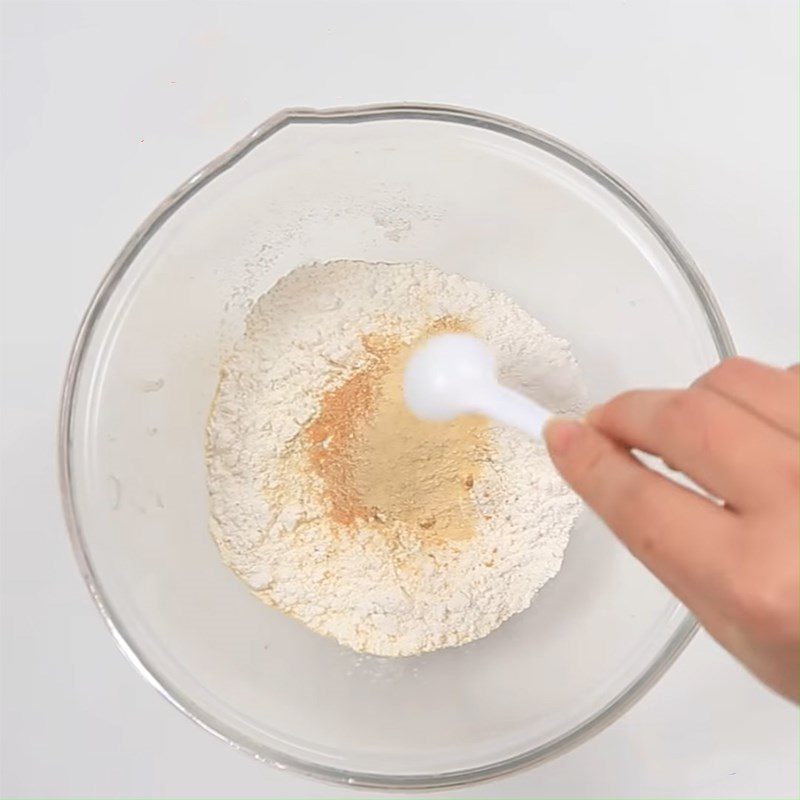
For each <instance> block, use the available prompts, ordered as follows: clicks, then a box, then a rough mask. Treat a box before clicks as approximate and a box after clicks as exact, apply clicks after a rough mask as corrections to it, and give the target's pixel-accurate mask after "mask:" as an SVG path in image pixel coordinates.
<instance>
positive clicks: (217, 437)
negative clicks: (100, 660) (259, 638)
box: [207, 261, 584, 656]
mask: <svg viewBox="0 0 800 800" xmlns="http://www.w3.org/2000/svg"><path fill="white" fill-rule="evenodd" d="M451 318H457V319H458V320H462V321H465V322H466V323H468V324H469V327H470V330H472V331H474V332H475V333H476V335H478V336H480V337H482V338H483V339H485V340H486V341H487V342H489V343H490V345H491V346H492V348H493V349H494V351H495V352H496V354H497V359H498V366H499V371H500V375H501V378H502V380H503V381H504V382H506V383H508V384H509V385H511V386H514V387H516V388H518V389H520V390H522V391H524V392H526V393H528V394H530V395H531V396H532V397H534V398H535V399H537V400H538V401H539V402H541V403H542V404H543V405H545V406H547V407H549V408H551V409H553V410H554V411H562V412H576V411H580V410H581V409H582V407H583V402H584V395H583V390H582V386H581V383H580V380H579V375H578V370H577V365H576V363H575V361H574V359H573V358H572V355H571V354H570V351H569V347H568V344H567V342H565V341H563V340H561V339H558V338H556V337H554V336H552V335H551V334H549V333H548V332H547V331H546V330H545V329H544V328H543V327H542V326H541V324H540V323H538V322H537V321H536V320H534V319H532V318H531V317H530V316H528V314H527V313H526V312H524V311H523V310H522V309H521V308H519V307H518V306H517V305H516V304H514V303H513V302H512V301H511V300H510V299H509V298H507V297H506V296H504V295H502V294H499V293H497V292H493V291H491V290H490V289H488V288H487V287H485V286H483V285H481V284H478V283H475V282H473V281H469V280H467V279H465V278H463V277H460V276H457V275H448V274H445V273H442V272H440V271H439V270H436V269H434V268H432V267H429V266H424V265H414V264H369V263H364V262H348V261H339V262H330V263H326V264H316V265H310V266H305V267H301V268H299V269H297V270H295V271H294V272H292V273H291V274H289V275H288V276H286V277H285V278H283V279H282V280H281V281H279V282H278V283H277V284H276V285H275V286H274V287H273V288H272V289H271V290H270V291H269V292H267V293H266V294H265V295H263V296H262V297H261V298H260V299H259V300H258V302H257V303H256V304H255V306H254V307H253V309H252V311H251V312H250V315H249V317H248V320H247V329H246V333H245V335H244V337H243V338H242V340H241V341H240V342H239V344H238V346H237V347H236V349H235V351H234V353H233V354H232V356H231V357H230V358H229V359H228V361H227V362H226V364H225V365H224V367H223V369H222V371H221V378H220V384H219V389H218V392H217V396H216V399H215V403H214V406H213V408H212V411H211V415H210V418H209V423H208V432H207V465H208V488H209V494H210V507H211V531H212V533H213V535H214V538H215V539H216V541H217V544H218V546H219V548H220V552H221V554H222V557H223V559H224V561H225V563H226V564H228V565H229V566H230V567H231V568H232V569H233V570H234V571H235V572H236V573H237V574H238V575H239V576H240V577H241V578H242V579H243V580H244V581H245V582H246V583H247V584H248V585H249V586H250V587H251V589H252V590H253V591H254V592H255V593H256V594H257V595H258V596H259V597H260V598H261V599H262V600H264V601H265V602H267V603H269V604H270V605H273V606H275V607H276V608H278V609H281V610H282V611H284V612H286V613H287V614H290V615H291V616H292V617H294V618H296V619H298V620H300V621H302V622H304V623H305V624H306V625H308V626H309V627H310V628H311V629H313V630H315V631H317V632H319V633H322V634H326V635H329V636H333V637H334V638H336V639H337V640H338V641H339V642H341V643H342V644H345V645H348V646H349V647H352V648H353V649H355V650H357V651H361V652H367V653H373V654H377V655H383V656H404V655H411V654H415V653H421V652H424V651H429V650H435V649H437V648H440V647H446V646H450V645H457V644H462V643H465V642H468V641H472V640H474V639H477V638H480V637H481V636H485V635H486V634H488V633H489V632H490V631H492V630H493V629H494V628H496V627H497V626H498V625H500V624H501V623H502V622H503V621H504V620H506V619H507V618H508V617H510V616H511V615H512V614H515V613H517V612H519V611H522V610H524V609H525V608H527V607H528V606H529V605H530V602H531V600H532V599H533V597H534V595H535V594H536V592H537V591H538V590H539V589H540V588H541V587H542V586H543V585H544V584H545V583H546V582H547V581H548V580H549V579H550V578H552V577H553V576H554V575H555V574H556V572H558V570H559V568H560V566H561V561H562V557H563V553H564V549H565V547H566V545H567V540H568V536H569V530H570V528H571V526H572V524H573V522H574V521H575V518H576V516H577V514H578V511H579V507H580V504H579V501H578V499H577V498H576V497H575V495H574V494H573V493H572V492H571V491H570V490H569V489H568V488H567V486H566V485H565V484H564V482H563V481H562V480H561V479H560V478H559V476H558V475H557V473H556V472H555V470H554V468H553V467H552V465H551V463H550V460H549V458H548V456H547V454H546V452H545V449H544V447H543V446H542V445H541V444H537V443H532V442H531V441H529V440H527V439H526V438H524V437H523V436H522V435H521V434H519V433H517V432H515V431H512V430H508V429H504V428H500V427H495V426H489V427H488V428H485V426H484V428H485V430H483V431H478V432H477V433H475V434H474V440H475V441H476V442H479V446H478V445H476V446H475V447H473V448H472V449H471V450H466V451H465V452H466V456H465V458H467V457H468V458H472V459H473V461H474V464H473V467H474V470H473V471H474V478H473V475H472V474H470V475H469V476H468V482H467V483H466V484H465V486H466V487H467V488H463V487H461V486H460V484H459V487H457V488H458V490H459V491H460V492H462V494H463V495H464V498H465V499H464V500H463V502H461V501H459V506H458V509H457V513H458V514H463V518H464V519H467V518H468V519H469V520H470V521H471V522H470V524H473V525H474V535H470V536H468V537H467V538H463V539H462V538H452V539H451V538H439V539H437V538H436V536H433V535H429V534H430V533H431V532H430V531H428V530H427V529H428V528H430V526H431V524H432V523H429V522H419V524H418V525H417V524H416V523H414V522H411V523H409V521H408V519H406V518H405V517H403V516H402V514H400V515H399V516H397V515H395V512H394V510H393V508H394V507H392V509H389V510H387V509H382V508H379V507H378V505H379V504H376V505H374V508H373V510H374V511H375V514H374V516H372V517H371V518H364V517H363V516H362V517H359V518H357V519H354V520H353V521H352V522H351V524H349V525H345V524H343V523H341V521H337V520H336V519H335V515H334V514H332V512H331V502H332V501H331V500H330V497H329V496H327V495H326V490H325V481H324V480H323V477H321V474H318V473H316V472H315V470H314V469H313V468H312V459H313V453H314V452H315V451H314V449H313V447H311V445H308V444H307V443H308V442H309V441H310V440H309V431H310V430H312V428H313V425H314V424H315V420H318V419H319V418H320V417H321V415H322V411H321V407H322V404H323V398H324V397H325V396H329V395H326V393H332V392H334V390H337V391H338V389H337V387H342V386H343V385H345V384H346V383H347V381H348V380H349V379H352V378H353V376H357V375H359V374H366V373H365V372H363V371H364V370H366V368H367V365H369V364H370V363H372V362H371V361H370V359H372V361H374V358H373V357H372V356H371V354H370V352H368V348H367V347H366V345H365V338H364V336H365V335H375V336H383V335H387V334H391V336H393V337H395V338H396V339H397V341H398V342H402V343H409V342H413V341H414V340H415V339H417V338H418V337H419V336H420V334H422V333H423V332H424V331H425V330H426V328H428V327H429V326H430V325H431V324H433V323H436V321H437V320H442V319H451ZM359 370H362V372H359ZM345 410H346V409H345ZM481 425H484V423H481ZM348 430H349V429H348ZM398 435H399V434H398ZM470 435H472V434H470ZM330 438H332V437H328V439H326V440H325V441H324V442H322V443H321V444H319V445H315V446H316V447H317V448H318V450H317V453H318V455H319V453H321V454H322V456H325V455H326V451H325V448H327V447H329V441H328V440H329V439H330ZM353 446H356V445H353ZM415 446H416V445H415ZM420 446H422V447H424V446H427V444H426V443H425V442H422V443H421V444H420ZM310 448H311V449H310ZM319 448H322V449H321V450H319ZM413 452H414V453H417V450H414V451H413ZM435 455H436V457H437V458H438V457H441V453H437V454H435ZM424 457H425V458H426V459H427V458H428V455H427V454H426V455H425V456H424ZM388 467H391V465H388ZM388 467H386V466H385V465H383V464H382V463H381V462H380V461H378V462H377V469H376V470H375V481H376V483H380V482H381V481H384V480H387V478H386V476H385V475H383V474H382V472H384V471H386V470H387V469H388ZM387 474H389V473H388V472H387ZM395 477H396V479H397V481H400V482H401V483H402V486H401V487H400V488H397V487H395V486H394V484H392V485H391V486H389V487H381V486H376V487H375V489H376V491H377V492H378V496H382V495H381V494H380V492H381V491H384V490H388V491H390V492H393V491H394V490H395V489H397V491H399V492H406V493H408V492H411V493H412V494H411V495H410V496H412V497H413V496H414V495H413V492H415V491H416V493H417V495H416V496H418V497H419V505H420V507H422V506H424V504H425V498H426V496H427V495H426V490H425V489H424V488H423V487H422V486H419V487H415V486H414V483H413V482H414V480H415V479H416V476H415V475H413V474H412V475H405V476H402V480H401V476H395ZM435 477H436V479H437V480H439V477H438V473H437V475H436V476H435ZM442 480H444V478H442ZM370 488H371V487H370ZM445 488H446V487H445ZM459 496H460V495H459Z"/></svg>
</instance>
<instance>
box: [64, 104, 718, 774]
mask: <svg viewBox="0 0 800 800" xmlns="http://www.w3.org/2000/svg"><path fill="white" fill-rule="evenodd" d="M334 258H352V259H365V260H369V261H380V262H398V261H427V262H430V263H432V264H434V265H437V266H439V267H440V268H442V269H444V270H446V271H451V272H458V273H461V274H463V275H466V276H467V277H469V278H474V279H477V280H479V281H482V282H484V283H486V284H488V285H490V286H492V287H495V288H497V289H501V290H502V291H504V292H506V293H508V294H509V295H511V297H513V298H514V299H515V300H516V301H517V302H518V303H520V304H521V305H522V306H523V307H525V308H526V309H527V310H528V311H529V312H530V313H531V314H532V315H533V316H535V317H537V318H538V319H539V320H541V321H542V322H543V323H544V324H545V325H546V326H547V327H548V328H549V329H550V330H551V331H553V332H554V333H556V334H557V335H559V336H563V337H565V338H566V339H568V340H569V341H570V342H571V343H572V345H573V350H574V353H575V355H576V356H577V358H578V361H579V362H580V365H581V367H582V370H583V374H584V376H585V379H586V382H587V384H588V388H589V393H590V399H592V400H602V399H603V398H607V397H608V396H609V395H611V394H612V393H615V392H618V391H620V390H622V389H626V388H628V387H631V386H635V385H676V386H679V385H682V384H686V383H687V382H688V381H690V380H691V379H693V378H694V377H695V376H696V375H697V374H698V373H700V372H701V371H703V370H705V369H708V368H709V367H710V366H712V365H713V364H714V363H716V362H717V361H718V360H719V359H720V358H721V357H723V356H727V355H730V354H731V353H732V352H733V348H732V345H731V340H730V336H729V334H728V332H727V329H726V327H725V323H724V321H723V319H722V317H721V315H720V313H719V311H718V309H717V306H716V304H715V302H714V300H713V298H712V297H711V294H710V293H709V290H708V287H707V286H706V284H705V283H704V281H703V279H702V277H701V276H700V274H699V273H698V271H697V269H696V267H695V266H694V265H693V264H692V262H691V259H690V258H689V256H688V255H687V254H686V252H685V251H684V250H683V248H682V247H681V246H680V245H679V244H678V242H677V241H676V240H675V238H674V236H673V235H672V234H671V233H670V232H669V231H668V230H667V228H666V227H665V226H664V224H663V223H662V222H661V221H660V220H659V219H658V217H657V216H656V215H655V214H654V213H653V212H652V211H651V210H650V209H648V208H647V206H646V205H645V204H644V203H643V202H642V201H641V200H639V199H638V198H637V197H636V196H635V195H634V194H633V193H632V192H631V191H630V190H629V189H627V188H626V187H625V186H624V185H623V184H622V183H620V181H618V180H617V179H616V178H614V177H613V176H611V175H609V174H608V173H607V172H606V171H605V170H604V169H602V168H601V167H600V166H598V165H597V164H595V163H594V162H592V161H591V160H589V159H588V158H586V157H585V156H583V155H581V154H580V153H577V152H576V151H574V150H573V149H572V148H570V147H568V146H566V145H564V144H562V143H560V142H558V141H556V140H555V139H553V138H551V137H550V136H547V135H545V134H542V133H539V132H537V131H535V130H532V129H530V128H527V127H525V126H524V125H520V124H518V123H515V122H511V121H508V120H504V119H499V118H497V117H494V116H490V115H488V114H482V113H477V112H472V111H466V110H462V109H457V108H447V107H438V106H413V105H402V106H376V107H365V108H355V109H342V110H332V111H312V110H305V109H300V110H291V111H285V112H282V113H280V114H278V115H276V116H274V117H272V118H271V119H269V120H268V121H267V122H266V123H264V124H263V125H262V126H261V127H260V128H258V129H257V130H255V131H254V132H253V133H252V134H250V135H249V136H248V137H247V138H245V139H244V140H242V141H241V142H239V143H238V144H237V145H235V146H234V147H233V148H232V149H231V150H229V151H228V152H227V153H224V154H223V155H222V156H220V157H219V158H218V159H216V160H215V161H213V162H212V163H211V164H210V165H209V166H208V167H206V168H205V169H203V170H202V171H201V172H199V173H198V174H197V175H195V176H194V177H193V178H191V180H189V181H188V182H187V183H186V184H184V185H183V186H182V187H181V188H180V189H178V190H177V191H176V192H175V193H174V194H173V195H171V196H170V197H169V198H167V199H166V200H165V201H164V202H163V203H162V204H161V206H159V208H157V209H156V210H155V212H154V213H153V214H152V215H151V216H150V217H149V218H148V219H147V220H146V221H145V223H144V224H143V225H142V226H141V227H140V228H139V230H137V231H136V233H135V234H134V235H133V237H132V238H131V240H130V241H129V242H128V244H127V245H126V246H125V248H124V250H123V251H122V253H121V254H120V256H119V257H118V258H117V260H116V261H115V262H114V264H113V265H112V267H111V269H110V271H109V272H108V274H107V275H106V277H105V278H104V280H103V282H102V284H101V285H100V288H99V289H98V291H97V293H96V295H95V297H94V299H93V300H92V303H91V305H90V307H89V310H88V311H87V313H86V317H85V319H84V321H83V324H82V326H81V328H80V331H79V333H78V337H77V341H76V343H75V348H74V351H73V353H72V358H71V360H70V363H69V368H68V373H67V378H66V385H65V388H64V395H63V404H62V409H61V430H60V465H61V481H62V490H63V497H64V506H65V511H66V517H67V521H68V523H69V529H70V534H71V537H72V541H73V545H74V548H75V552H76V555H77V558H78V562H79V564H80V568H81V570H82V572H83V575H84V577H85V579H86V582H87V584H88V586H89V590H90V591H91V593H92V596H93V597H94V599H95V602H96V603H97V605H98V607H99V609H100V611H101V613H102V615H103V617H104V619H105V621H106V623H107V624H108V626H109V628H110V629H111V632H112V634H113V635H114V638H115V639H116V641H117V643H118V644H119V645H120V647H121V648H122V650H123V651H124V653H125V655H126V656H127V657H128V658H129V659H130V661H131V662H133V664H134V665H135V667H136V668H137V669H138V670H139V672H140V673H141V674H142V675H143V676H144V677H145V678H146V679H147V680H148V681H149V682H150V683H151V684H153V685H154V686H155V687H156V688H157V689H158V690H159V691H160V692H161V693H162V694H163V695H164V697H166V698H167V699H169V700H170V701H171V702H172V703H173V704H174V705H175V706H177V707H178V708H180V709H181V710H182V711H184V712H185V713H186V714H187V715H189V716H190V717H191V718H192V719H194V720H195V721H196V722H197V723H198V724H200V725H202V726H203V727H204V728H206V729H207V730H209V731H211V732H213V733H215V734H217V735H218V736H219V737H220V738H222V739H224V740H226V741H227V742H229V743H231V744H233V745H234V746H236V747H238V748H240V749H242V750H244V751H246V752H249V753H251V754H252V755H254V756H255V757H256V758H258V759H260V760H263V761H266V762H268V763H271V764H274V765H277V766H283V767H290V768H293V769H296V770H298V771H300V772H302V773H305V774H308V775H313V776H316V777H319V778H324V779H328V780H333V781H337V782H346V783H350V784H358V785H364V786H374V787H395V788H398V787H399V788H403V787H405V788H409V787H442V786H453V785H460V784H465V783H469V782H472V781H477V780H481V779H485V778H488V777H492V776H496V775H500V774H503V773H507V772H509V771H511V770H514V769H517V768H519V767H523V766H529V765H531V764H535V763H537V762H540V761H542V760H544V759H546V758H549V757H552V756H553V755H556V754H557V753H561V752H563V751H564V750H566V749H568V748H570V747H572V746H574V745H575V744H576V743H578V742H580V741H582V740H584V739H586V738H587V737H588V736H590V735H592V734H593V733H596V732H597V731H598V730H600V729H601V728H603V726H605V725H607V724H608V723H609V722H610V721H612V720H613V719H614V718H616V717H617V716H619V714H621V713H622V712H623V711H624V710H625V709H626V708H628V707H629V706H630V705H631V704H632V703H633V702H634V701H635V700H636V699H637V698H638V697H640V696H641V695H642V693H643V692H644V691H645V690H646V689H647V688H648V687H649V686H651V685H652V684H653V682H654V681H655V680H656V679H657V678H658V677H659V676H660V675H661V674H662V673H663V672H664V670H665V669H666V668H667V666H668V665H669V664H670V662H671V661H672V660H673V659H674V658H675V656H676V655H677V654H678V653H679V652H680V650H681V648H682V647H683V646H684V645H685V644H686V642H687V641H688V639H689V638H690V637H691V635H692V633H693V631H694V630H695V622H694V620H693V618H692V617H691V616H690V615H689V614H688V613H687V611H686V610H685V609H684V608H683V607H682V606H681V605H680V604H679V603H678V602H677V601H676V600H675V598H674V597H672V596H671V595H670V593H669V592H668V591H667V590H666V589H664V588H663V587H662V586H661V584H660V583H659V582H658V581H656V580H655V579H654V578H653V577H652V576H651V575H650V574H649V573H648V572H647V571H646V570H645V569H644V568H643V567H642V566H640V565H639V564H638V563H637V562H636V561H635V560H634V559H633V558H632V557H631V556H630V555H629V554H628V553H627V551H626V550H625V549H624V548H623V547H622V546H620V545H619V543H618V542H617V541H616V540H615V539H614V537H613V536H612V535H611V534H610V533H609V532H608V531H607V530H606V529H605V528H604V526H603V525H602V524H601V523H600V522H599V521H598V520H597V519H596V518H595V517H594V516H592V515H591V514H590V513H588V512H586V513H584V514H583V515H582V517H581V518H580V519H579V521H578V523H577V525H576V527H575V529H574V531H573V535H572V539H571V542H570V544H569V547H568V549H567V553H566V558H565V561H564V566H563V569H562V570H561V572H560V573H559V575H558V576H557V577H556V578H555V579H554V580H552V581H551V582H550V583H548V584H547V585H546V586H545V587H544V589H543V590H542V591H541V593H540V595H539V596H538V597H537V598H536V600H535V601H534V603H533V605H532V607H531V608H530V609H529V610H528V611H526V612H524V613H522V614H519V615H517V616H516V617H514V618H512V619H511V620H509V621H508V622H506V623H505V624H504V625H502V626H501V627H500V628H499V629H498V630H497V631H495V632H494V633H492V634H491V635H490V636H487V637H486V638H484V639H481V640H480V641H477V642H474V643H472V644H468V645H465V646H462V647H458V648H453V649H446V650H440V651H438V652H434V653H430V654H426V655H422V656H418V657H414V658H403V659H396V660H392V659H383V658H374V657H366V656H363V655H358V654H356V653H354V652H351V651H350V650H347V649H345V648H343V647H341V646H339V645H338V644H337V643H336V642H334V641H332V640H330V639H326V638H323V637H321V636H318V635H316V634H314V633H311V632H310V631H308V630H307V629H305V628H304V627H303V626H302V625H300V624H299V623H296V622H294V621H293V620H291V619H288V618H287V617H285V616H284V615H282V614H281V613H279V612H278V611H275V610H272V609H270V608H268V607H267V606H265V605H264V604H263V603H262V602H260V601H259V600H258V599H256V598H255V597H253V596H252V595H251V594H250V593H249V592H248V590H247V589H246V587H245V586H244V585H243V584H242V583H241V582H240V581H239V580H238V579H237V578H236V577H235V576H234V575H233V573H232V572H231V571H230V570H229V569H227V568H226V567H225V566H223V564H222V562H221V560H220V558H219V555H218V553H217V550H216V547H215V545H214V543H213V542H212V539H211V536H210V534H209V532H208V524H207V514H208V511H207V504H206V489H205V468H204V461H203V445H204V427H205V422H206V416H207V414H208V411H209V406H210V403H211V400H212V397H213V394H214V390H215V386H216V383H217V377H218V372H219V367H220V363H221V360H222V359H223V358H224V355H225V353H226V352H227V351H228V349H229V348H230V346H231V343H232V342H233V341H234V340H235V338H236V336H237V335H238V334H239V333H240V331H241V330H242V322H243V319H244V315H245V313H246V311H247V308H248V304H249V303H250V302H251V301H252V300H253V298H255V297H257V296H258V295H259V294H260V293H262V292H264V291H265V290H267V289H269V288H270V286H272V284H274V282H275V281H276V280H277V279H278V278H280V277H281V276H282V275H285V274H286V273H287V272H288V271H289V270H291V269H292V268H294V267H296V266H298V265H300V264H304V263H307V262H310V261H314V260H328V259H334ZM386 268H387V269H391V266H390V265H387V266H386Z"/></svg>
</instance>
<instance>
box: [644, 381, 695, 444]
mask: <svg viewBox="0 0 800 800" xmlns="http://www.w3.org/2000/svg"><path fill="white" fill-rule="evenodd" d="M704 412H705V403H704V402H703V398H702V397H701V396H700V394H699V393H698V392H696V391H693V390H691V389H690V390H687V391H682V392H676V393H675V394H674V395H672V396H671V397H670V398H668V399H667V400H665V401H664V403H663V404H662V406H661V407H660V408H659V409H658V411H657V412H656V414H655V419H654V422H655V425H656V427H657V428H658V429H659V431H660V432H661V433H663V434H666V435H667V436H672V435H674V434H675V433H677V432H681V431H683V430H685V429H686V427H687V425H692V426H694V425H695V424H696V423H697V422H699V421H701V420H702V418H703V415H704Z"/></svg>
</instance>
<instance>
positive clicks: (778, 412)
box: [694, 358, 800, 436]
mask: <svg viewBox="0 0 800 800" xmlns="http://www.w3.org/2000/svg"><path fill="white" fill-rule="evenodd" d="M694 385H695V386H700V387H702V388H704V389H709V390H711V391H715V392H717V393H718V394H721V395H722V396H723V397H727V398H728V399H729V400H732V401H733V402H734V403H737V404H739V405H740V406H742V407H743V408H746V409H747V410H748V411H751V412H753V413H754V414H757V415H758V416H760V417H761V418H762V419H764V420H766V421H767V422H769V423H771V424H772V425H774V426H775V427H777V428H780V429H781V430H783V431H785V432H786V433H788V434H789V435H791V436H798V434H799V433H800V408H799V407H798V406H799V405H800V373H798V371H797V366H796V365H795V367H790V368H789V369H788V370H785V369H775V368H774V367H768V366H766V364H759V363H758V362H756V361H751V360H750V359H747V358H728V359H725V361H723V362H722V363H721V364H719V365H717V366H716V367H714V369H712V370H711V371H710V372H707V373H706V374H705V375H703V376H702V377H700V378H699V379H698V380H697V381H696V382H695V384H694Z"/></svg>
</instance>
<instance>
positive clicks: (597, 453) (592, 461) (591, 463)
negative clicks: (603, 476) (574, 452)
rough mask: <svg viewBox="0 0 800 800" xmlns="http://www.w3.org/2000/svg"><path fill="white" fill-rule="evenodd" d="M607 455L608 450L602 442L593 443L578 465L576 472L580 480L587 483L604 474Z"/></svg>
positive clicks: (582, 455) (585, 451) (587, 448)
mask: <svg viewBox="0 0 800 800" xmlns="http://www.w3.org/2000/svg"><path fill="white" fill-rule="evenodd" d="M606 455H607V452H606V448H605V447H604V446H603V442H602V440H599V441H592V443H591V444H590V445H589V446H588V447H586V449H585V450H584V451H583V453H582V454H581V457H580V459H579V461H578V463H577V464H576V467H575V472H576V474H577V476H578V478H579V479H580V480H581V481H583V482H586V481H587V480H591V479H592V478H593V477H594V476H595V475H597V474H599V473H600V472H602V470H603V464H604V461H605V457H606Z"/></svg>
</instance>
